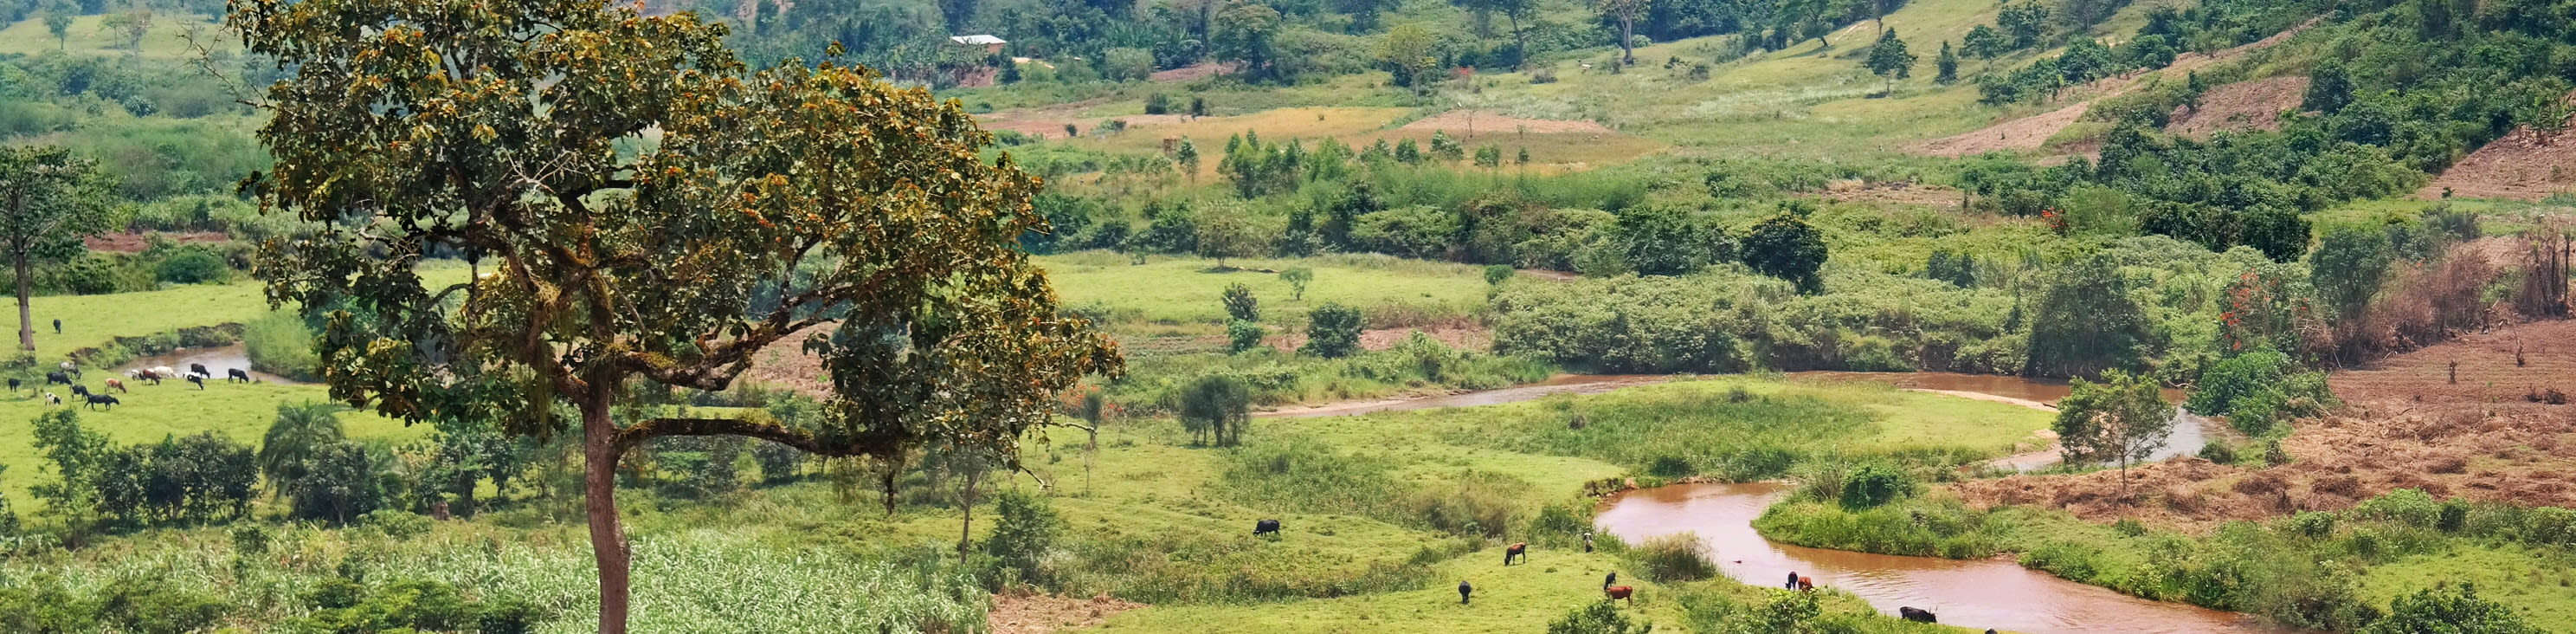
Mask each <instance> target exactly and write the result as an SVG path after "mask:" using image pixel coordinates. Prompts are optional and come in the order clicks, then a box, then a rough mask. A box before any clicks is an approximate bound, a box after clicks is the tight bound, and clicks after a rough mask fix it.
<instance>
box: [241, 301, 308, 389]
mask: <svg viewBox="0 0 2576 634" xmlns="http://www.w3.org/2000/svg"><path fill="white" fill-rule="evenodd" d="M242 352H244V353H246V354H247V355H248V356H249V357H250V367H251V369H254V370H258V371H261V372H267V373H269V374H275V375H278V376H282V377H286V378H289V379H294V380H297V381H313V380H315V379H316V376H315V374H314V369H315V367H316V366H317V364H319V363H320V359H319V358H317V357H315V356H314V354H313V331H312V329H309V328H306V327H305V326H304V320H303V319H299V318H297V317H296V316H295V314H294V313H290V312H286V311H272V312H270V313H268V314H266V315H261V316H260V317H259V318H258V319H253V320H251V321H250V323H247V324H243V325H242Z"/></svg>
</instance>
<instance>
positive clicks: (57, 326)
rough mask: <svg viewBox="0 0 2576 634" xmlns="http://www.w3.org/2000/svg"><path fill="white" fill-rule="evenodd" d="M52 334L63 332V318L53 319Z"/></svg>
mask: <svg viewBox="0 0 2576 634" xmlns="http://www.w3.org/2000/svg"><path fill="white" fill-rule="evenodd" d="M54 334H57V335H59V334H63V320H60V319H56V320H54Z"/></svg>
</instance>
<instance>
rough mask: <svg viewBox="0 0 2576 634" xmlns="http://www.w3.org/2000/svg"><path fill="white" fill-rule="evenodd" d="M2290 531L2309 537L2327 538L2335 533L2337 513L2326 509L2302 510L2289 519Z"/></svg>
mask: <svg viewBox="0 0 2576 634" xmlns="http://www.w3.org/2000/svg"><path fill="white" fill-rule="evenodd" d="M2287 526H2288V528H2289V530H2290V533H2292V534H2295V535H2298V536H2301V537H2306V538H2308V539H2325V538H2327V537H2330V536H2333V535H2334V530H2335V514H2333V513H2329V512H2324V511H2300V512H2299V514H2297V515H2292V516H2290V519H2288V520H2287Z"/></svg>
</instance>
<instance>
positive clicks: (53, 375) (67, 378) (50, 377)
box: [45, 372, 72, 385]
mask: <svg viewBox="0 0 2576 634" xmlns="http://www.w3.org/2000/svg"><path fill="white" fill-rule="evenodd" d="M56 383H61V384H63V385H71V384H72V377H71V375H69V374H63V373H61V372H47V373H45V384H46V385H53V384H56Z"/></svg>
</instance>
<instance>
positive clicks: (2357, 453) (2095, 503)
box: [1953, 321, 2576, 529]
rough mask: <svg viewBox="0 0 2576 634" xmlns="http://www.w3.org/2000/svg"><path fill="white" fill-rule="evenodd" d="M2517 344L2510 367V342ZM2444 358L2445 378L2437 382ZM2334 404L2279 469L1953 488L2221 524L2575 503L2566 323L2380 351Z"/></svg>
mask: <svg viewBox="0 0 2576 634" xmlns="http://www.w3.org/2000/svg"><path fill="white" fill-rule="evenodd" d="M2517 347H2519V348H2520V350H2521V360H2520V363H2517V362H2516V358H2515V356H2516V355H2515V350H2516V348H2517ZM2453 361H2457V362H2458V364H2459V365H2458V368H2459V369H2458V372H2459V380H2458V382H2457V383H2454V382H2452V380H2451V364H2452V362H2453ZM2328 382H2329V384H2331V385H2332V386H2333V387H2334V390H2335V393H2336V394H2338V395H2340V396H2341V397H2342V398H2343V399H2344V400H2345V401H2346V403H2347V406H2346V407H2345V409H2343V410H2342V411H2340V412H2337V413H2336V414H2334V415H2331V416H2327V417H2325V418H2323V419H2319V420H2311V421H2303V422H2302V423H2301V427H2300V428H2299V430H2298V432H2297V433H2294V434H2292V435H2291V436H2290V438H2289V439H2288V440H2286V441H2284V442H2283V443H2282V445H2283V449H2284V450H2286V451H2287V452H2288V453H2289V454H2290V456H2291V457H2292V459H2293V460H2292V462H2291V463H2290V464H2288V465H2285V466H2281V467H2276V468H2270V469H2261V470H2249V469H2241V468H2237V467H2233V466H2225V465H2217V464H2212V463H2210V462H2208V461H2205V460H2200V459H2197V458H2183V459H2177V460H2173V461H2169V462H2165V463H2159V464H2153V465H2147V466H2144V467H2139V468H2133V469H2131V470H2130V472H2129V477H2130V480H2129V482H2128V487H2127V493H2126V494H2125V495H2124V494H2123V492H2122V487H2121V484H2120V479H2119V478H2120V474H2119V472H2118V471H2102V472H2095V473H2089V474H2083V475H2074V476H2013V477H2008V478H2001V479H1995V480H1978V481H1971V482H1964V483H1960V484H1958V485H1955V486H1954V487H1953V488H1954V490H1956V491H1957V492H1958V493H1959V494H1960V495H1961V496H1962V497H1964V498H1966V499H1967V500H1968V501H1970V502H1971V503H1974V504H1980V505H1991V504H1999V503H2001V504H2038V505H2046V506H2056V507H2062V508H2065V509H2067V510H2069V511H2072V512H2074V513H2075V514H2076V515H2078V516H2081V517H2084V518H2086V519H2090V520H2096V521H2105V522H2107V521H2112V520H2115V519H2119V518H2123V517H2134V518H2139V519H2142V520H2151V521H2156V522H2158V523H2162V524H2166V525H2173V526H2183V527H2193V528H2199V529H2208V528H2212V527H2215V526H2216V525H2218V524H2219V523H2223V522H2225V521H2229V520H2240V519H2242V520H2253V519H2262V518H2268V517H2275V516H2279V515H2283V514H2287V513H2290V512H2293V511H2301V510H2333V509H2344V508H2350V507H2351V506H2352V505H2354V504H2355V503H2358V502H2359V501H2361V500H2363V499H2367V498H2369V497H2372V496H2376V495H2379V494H2381V493H2385V492H2388V491H2390V490H2394V489H2400V488H2419V489H2423V490H2424V491H2425V492H2427V493H2431V494H2433V495H2434V496H2436V497H2453V496H2457V497H2465V498H2469V499H2476V500H2495V501H2505V502H2512V503H2515V504H2523V505H2533V506H2562V507H2565V506H2576V405H2548V404H2543V403H2534V402H2530V401H2528V400H2526V398H2525V397H2526V395H2545V394H2546V391H2547V390H2550V389H2556V390H2558V391H2560V392H2576V321H2550V322H2540V323H2534V324H2525V325H2522V326H2517V327H2513V328H2507V329H2502V330H2497V331H2494V332H2489V333H2483V334H2471V335H2467V336H2464V337H2462V338H2460V339H2458V340H2455V341H2452V342H2449V343H2444V344H2440V345H2436V346H2432V347H2429V348H2425V349H2422V350H2417V351H2414V352H2410V353H2406V354H2402V355H2398V356H2395V357H2391V358H2389V359H2387V360H2385V361H2383V362H2381V363H2378V364H2374V365H2372V366H2369V367H2366V368H2359V369H2355V370H2351V371H2346V372H2341V373H2337V374H2335V375H2334V376H2333V377H2332V378H2330V379H2329V381H2328Z"/></svg>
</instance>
